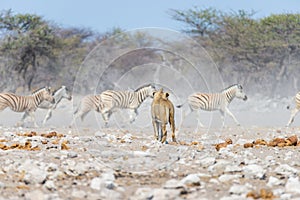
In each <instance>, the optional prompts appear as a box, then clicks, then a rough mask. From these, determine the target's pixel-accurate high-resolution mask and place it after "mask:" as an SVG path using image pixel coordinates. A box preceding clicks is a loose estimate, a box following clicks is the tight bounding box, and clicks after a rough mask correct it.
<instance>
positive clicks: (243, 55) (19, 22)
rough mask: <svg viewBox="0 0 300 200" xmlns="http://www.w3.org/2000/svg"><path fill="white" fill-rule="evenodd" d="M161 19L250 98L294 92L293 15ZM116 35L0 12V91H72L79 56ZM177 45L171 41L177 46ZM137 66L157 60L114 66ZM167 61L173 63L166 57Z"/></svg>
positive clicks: (299, 36)
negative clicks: (179, 26)
mask: <svg viewBox="0 0 300 200" xmlns="http://www.w3.org/2000/svg"><path fill="white" fill-rule="evenodd" d="M169 13H170V17H172V18H173V19H174V20H177V21H180V22H182V23H183V25H184V26H183V27H184V28H183V30H182V32H184V33H186V34H189V36H191V37H193V38H194V39H195V40H197V41H198V42H199V43H200V44H201V45H202V46H203V47H204V48H205V49H206V50H207V51H208V52H209V54H210V55H211V56H212V57H213V60H214V61H215V62H216V63H217V66H218V68H219V71H220V73H221V74H222V76H223V79H224V81H225V82H226V83H228V84H232V83H236V82H239V83H241V84H243V85H244V86H245V88H246V89H247V90H248V91H250V92H260V93H262V94H266V95H269V96H276V95H292V94H294V93H295V92H296V91H297V90H298V89H299V84H300V83H299V80H298V79H299V78H298V74H300V67H299V66H298V65H299V64H300V62H299V60H300V56H299V54H300V48H299V47H300V14H293V13H284V14H276V15H270V16H267V17H264V18H255V12H246V11H243V10H241V11H237V12H222V11H220V10H216V9H213V8H205V9H200V8H197V7H194V8H191V9H188V10H170V12H169ZM120 33H124V32H123V31H122V30H121V29H120V28H114V29H112V30H111V31H107V32H106V33H97V32H94V31H91V30H90V29H88V28H77V27H75V28H74V27H71V28H70V27H68V28H66V27H61V26H59V25H57V24H55V23H54V22H51V21H47V20H45V19H43V17H41V16H37V15H34V14H15V13H13V11H11V10H8V11H3V12H2V13H0V34H1V35H0V51H1V54H0V60H1V62H0V79H1V81H0V90H1V91H12V92H16V91H17V92H26V91H28V90H29V91H30V90H32V89H33V88H38V87H41V86H44V85H51V86H53V87H55V86H59V85H62V84H64V85H67V86H69V87H72V86H73V82H74V79H75V77H76V73H77V72H78V69H79V67H80V65H81V63H82V61H83V60H84V58H85V57H86V56H87V54H88V53H89V52H90V51H91V50H92V49H93V48H94V47H95V46H96V45H97V44H99V43H100V42H101V41H105V39H107V38H108V37H111V36H113V35H115V34H120ZM141 37H143V38H142V41H143V42H145V41H146V42H147V35H143V36H140V35H139V36H136V41H137V42H141ZM149 41H151V40H149ZM184 42H185V41H178V46H180V45H181V44H182V45H184ZM190 51H192V49H190ZM107 53H109V52H107ZM103 56H104V57H105V56H106V55H105V54H103ZM143 59H145V60H146V61H147V60H148V61H149V60H152V59H154V60H155V59H156V60H157V59H161V58H159V57H158V56H157V54H155V53H153V52H148V53H145V51H143V52H136V53H133V54H132V55H131V56H128V58H127V59H126V58H125V59H121V60H120V61H118V64H119V65H120V66H122V64H123V63H121V62H124V63H127V64H124V66H127V65H128V63H130V62H131V63H132V65H134V64H135V63H138V64H140V63H143ZM169 62H171V64H176V60H174V61H173V60H172V59H171V58H170V59H169ZM120 70H122V69H120ZM19 90H21V91H19Z"/></svg>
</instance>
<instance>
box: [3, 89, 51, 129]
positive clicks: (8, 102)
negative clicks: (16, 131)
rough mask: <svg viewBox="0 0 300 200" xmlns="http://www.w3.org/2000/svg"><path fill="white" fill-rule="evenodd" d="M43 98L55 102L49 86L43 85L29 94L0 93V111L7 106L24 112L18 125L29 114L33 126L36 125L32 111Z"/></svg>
mask: <svg viewBox="0 0 300 200" xmlns="http://www.w3.org/2000/svg"><path fill="white" fill-rule="evenodd" d="M44 100H46V101H49V102H50V103H55V99H54V97H53V96H52V94H51V91H50V88H49V87H43V88H41V89H39V90H36V91H35V92H33V93H32V94H31V95H29V96H19V95H16V94H13V93H0V111H2V110H4V109H5V108H7V107H9V108H10V109H11V110H12V111H15V112H25V113H24V115H23V117H22V119H21V124H20V126H21V125H23V123H24V120H25V118H26V117H28V116H30V117H31V120H32V122H33V123H34V126H35V127H38V126H37V124H36V121H35V116H34V112H35V111H36V109H37V108H38V106H39V105H40V104H41V103H42V102H43V101H44Z"/></svg>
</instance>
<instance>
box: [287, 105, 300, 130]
mask: <svg viewBox="0 0 300 200" xmlns="http://www.w3.org/2000/svg"><path fill="white" fill-rule="evenodd" d="M298 112H299V110H298V109H297V108H295V109H293V110H292V111H291V117H290V120H289V122H288V123H287V125H286V126H287V127H289V126H290V125H291V124H292V123H293V121H294V119H295V116H296V115H297V113H298Z"/></svg>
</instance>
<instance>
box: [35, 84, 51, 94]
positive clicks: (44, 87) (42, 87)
mask: <svg viewBox="0 0 300 200" xmlns="http://www.w3.org/2000/svg"><path fill="white" fill-rule="evenodd" d="M45 88H47V87H45V86H44V87H41V88H39V89H37V90H34V91H33V92H32V94H35V93H37V92H39V91H41V90H42V89H45Z"/></svg>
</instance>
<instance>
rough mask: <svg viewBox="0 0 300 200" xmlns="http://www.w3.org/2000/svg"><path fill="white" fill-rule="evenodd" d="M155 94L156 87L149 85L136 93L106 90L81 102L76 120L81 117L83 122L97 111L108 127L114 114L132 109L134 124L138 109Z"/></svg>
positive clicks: (131, 116)
mask: <svg viewBox="0 0 300 200" xmlns="http://www.w3.org/2000/svg"><path fill="white" fill-rule="evenodd" d="M153 92H155V87H154V86H153V85H151V84H149V85H146V86H142V87H140V88H138V89H136V90H135V91H128V90H126V91H115V90H106V91H104V92H102V93H101V94H98V95H88V96H86V97H84V98H83V99H82V100H81V102H80V105H79V107H78V109H77V111H76V112H75V117H74V120H75V119H76V118H78V117H81V120H83V119H84V117H85V115H86V114H87V113H88V112H89V111H91V110H95V111H97V112H100V113H101V114H102V117H103V120H104V122H105V126H106V127H107V125H108V121H109V118H110V116H111V114H112V113H113V112H115V111H116V110H117V109H130V110H131V114H130V123H132V122H134V121H135V119H136V117H137V115H138V112H137V109H138V108H139V107H140V105H141V104H142V103H143V101H144V100H145V99H146V98H147V97H153Z"/></svg>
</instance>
